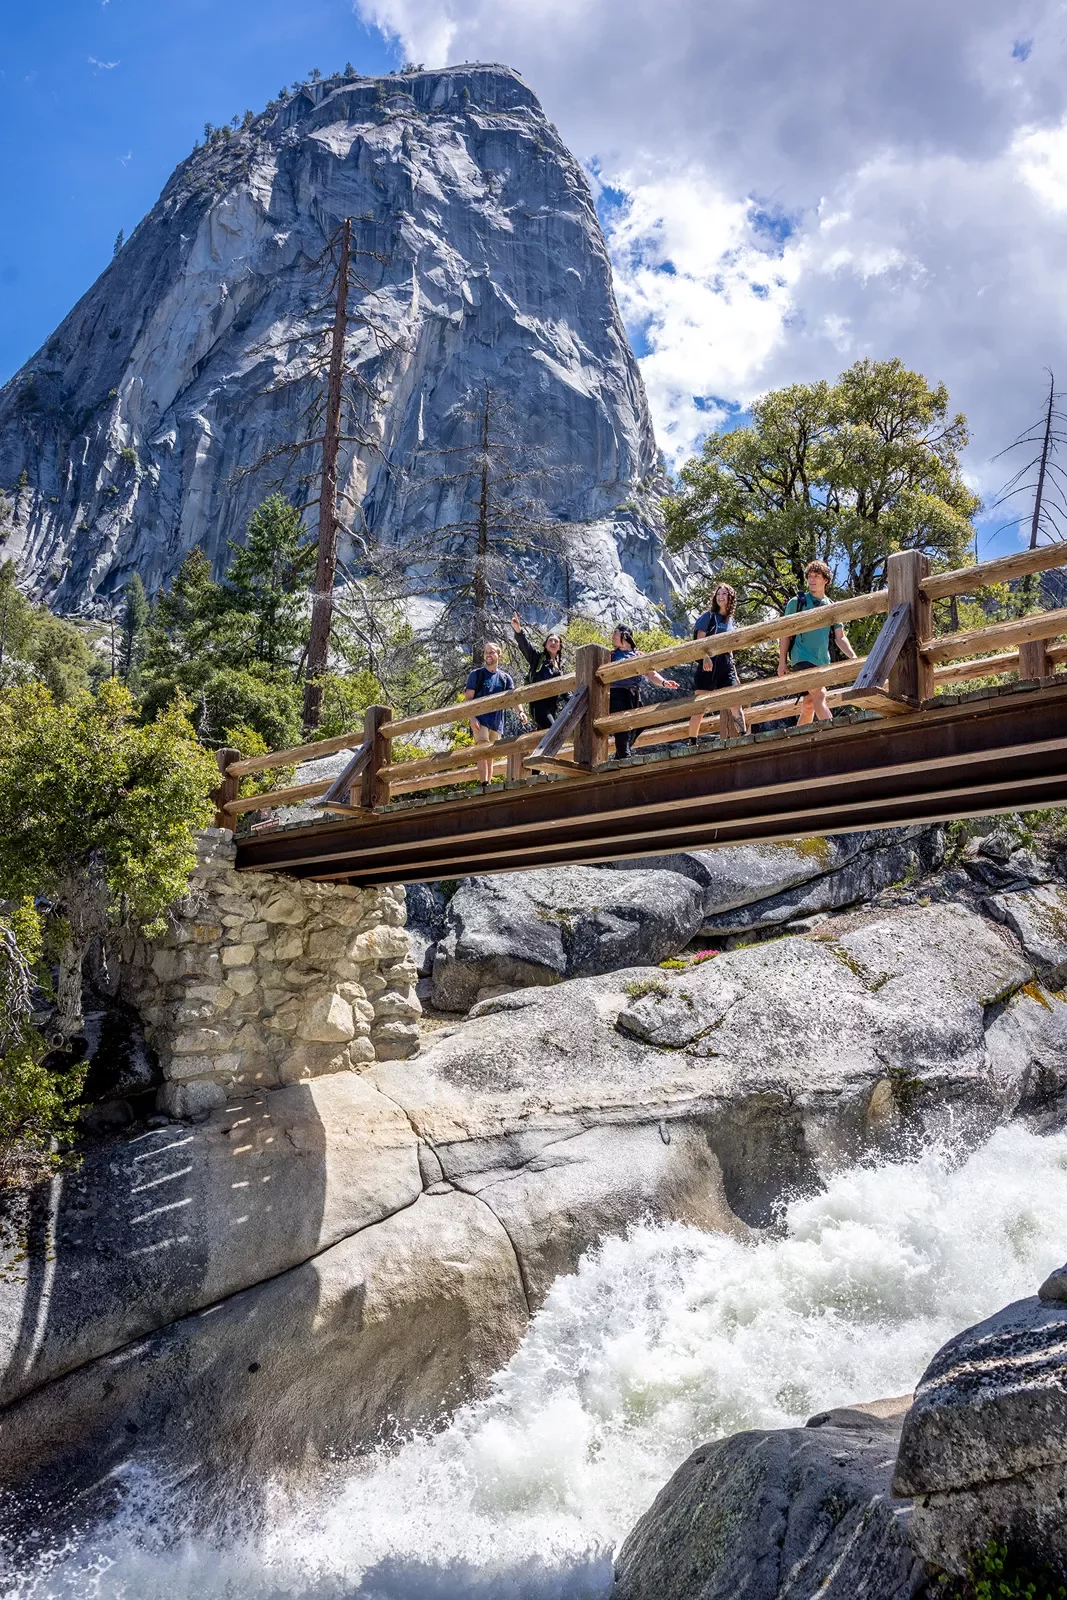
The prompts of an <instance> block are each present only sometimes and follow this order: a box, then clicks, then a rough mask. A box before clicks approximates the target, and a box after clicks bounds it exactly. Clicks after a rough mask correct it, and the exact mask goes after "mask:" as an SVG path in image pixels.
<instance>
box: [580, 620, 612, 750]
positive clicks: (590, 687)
mask: <svg viewBox="0 0 1067 1600" xmlns="http://www.w3.org/2000/svg"><path fill="white" fill-rule="evenodd" d="M610 660H611V651H610V650H609V649H608V648H607V646H606V645H602V644H582V645H579V646H578V651H577V654H576V656H575V665H574V670H575V675H576V677H577V679H578V688H579V690H581V689H585V690H586V696H587V698H586V705H585V716H584V717H583V718H582V720H581V722H580V723H579V725H578V727H577V728H576V729H575V730H574V761H575V765H576V766H579V767H581V768H582V769H583V770H584V771H586V772H592V771H593V769H594V767H598V766H600V765H601V764H602V763H603V762H605V761H606V760H607V759H608V740H607V735H606V734H603V733H597V731H596V723H597V721H598V720H599V719H600V718H601V717H606V716H607V714H608V706H609V704H610V693H611V691H610V690H609V688H608V685H607V684H606V683H601V681H600V679H599V678H598V677H597V675H596V673H597V668H598V667H602V666H603V665H604V663H605V662H606V661H610Z"/></svg>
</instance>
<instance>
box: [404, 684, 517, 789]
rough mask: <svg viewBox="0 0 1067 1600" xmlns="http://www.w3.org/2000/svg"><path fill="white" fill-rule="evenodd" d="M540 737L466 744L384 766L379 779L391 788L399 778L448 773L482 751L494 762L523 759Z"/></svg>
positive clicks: (465, 763) (466, 763)
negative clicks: (432, 754) (490, 756)
mask: <svg viewBox="0 0 1067 1600" xmlns="http://www.w3.org/2000/svg"><path fill="white" fill-rule="evenodd" d="M480 703H481V702H479V704H480ZM543 737H544V735H543V733H542V731H541V729H540V728H537V729H535V730H534V731H533V733H521V734H520V735H519V737H518V738H517V739H508V740H506V741H505V742H503V743H500V744H494V745H469V744H466V745H462V746H460V748H459V749H458V750H443V751H441V752H440V753H439V754H438V755H435V756H420V757H419V758H418V759H417V760H414V761H396V762H392V763H390V765H389V766H383V767H382V768H381V770H380V774H379V775H380V777H381V778H383V779H384V781H385V782H386V783H390V784H391V783H394V782H396V780H397V779H399V778H420V777H422V776H423V775H424V774H426V773H435V772H451V771H452V770H453V769H454V768H455V767H463V766H467V765H468V764H469V763H470V762H471V761H472V760H475V759H476V758H477V755H478V754H479V753H480V752H481V751H482V750H484V751H485V754H486V756H487V757H488V755H489V753H490V751H492V755H493V760H494V761H495V760H497V759H498V758H499V757H501V756H509V755H518V754H522V755H525V754H526V752H527V750H533V749H534V748H535V747H536V746H537V745H538V744H540V742H541V740H542V738H543Z"/></svg>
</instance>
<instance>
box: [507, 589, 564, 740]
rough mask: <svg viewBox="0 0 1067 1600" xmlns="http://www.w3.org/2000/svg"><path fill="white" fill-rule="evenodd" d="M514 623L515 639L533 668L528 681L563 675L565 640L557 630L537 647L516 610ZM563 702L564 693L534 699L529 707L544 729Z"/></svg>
mask: <svg viewBox="0 0 1067 1600" xmlns="http://www.w3.org/2000/svg"><path fill="white" fill-rule="evenodd" d="M511 626H512V628H513V629H514V630H515V643H516V644H517V645H518V647H519V649H520V650H521V651H522V653H523V655H524V656H525V657H526V662H527V665H528V666H529V668H530V670H529V672H528V674H527V676H526V682H527V683H546V682H547V681H548V679H549V678H561V677H562V676H563V640H562V639H561V638H560V636H559V634H558V633H550V634H548V635H547V636H546V638H545V642H544V644H543V645H542V646H541V648H540V650H538V649H536V648H535V647H534V646H533V645H532V644H531V643H530V641H529V639H528V638H527V637H526V634H525V633H524V632H523V626H522V621H521V619H520V617H519V613H518V612H517V611H516V612H515V613H514V614H513V615H512V618H511ZM562 702H563V696H562V695H559V694H557V695H549V696H547V697H546V698H545V699H544V700H532V701H531V702H530V710H531V712H532V713H533V719H534V725H535V726H536V727H538V728H540V729H541V730H542V731H544V729H545V728H551V726H552V724H553V722H554V721H555V719H556V717H557V716H558V715H559V708H560V706H561V704H562Z"/></svg>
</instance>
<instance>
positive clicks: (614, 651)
mask: <svg viewBox="0 0 1067 1600" xmlns="http://www.w3.org/2000/svg"><path fill="white" fill-rule="evenodd" d="M636 654H637V646H636V645H635V644H634V636H633V634H632V633H631V632H630V629H629V628H616V629H615V631H614V633H613V634H612V636H611V659H612V661H629V660H630V659H631V657H633V656H635V655H636ZM642 678H647V679H648V681H649V683H656V684H659V686H660V688H661V689H677V687H678V685H677V684H676V683H675V681H674V679H673V678H664V677H661V676H660V674H659V673H658V672H635V673H634V675H633V677H632V678H616V680H615V682H614V683H613V684H612V685H611V687H610V690H609V693H608V710H609V712H610V711H634V710H636V708H637V706H638V705H639V704H640V701H641V679H642ZM636 732H637V729H636V728H623V729H622V731H621V732H619V733H617V734H616V735H615V760H616V761H625V759H626V757H627V756H628V755H629V754H630V746H631V745H632V744H633V740H634V734H635V733H636Z"/></svg>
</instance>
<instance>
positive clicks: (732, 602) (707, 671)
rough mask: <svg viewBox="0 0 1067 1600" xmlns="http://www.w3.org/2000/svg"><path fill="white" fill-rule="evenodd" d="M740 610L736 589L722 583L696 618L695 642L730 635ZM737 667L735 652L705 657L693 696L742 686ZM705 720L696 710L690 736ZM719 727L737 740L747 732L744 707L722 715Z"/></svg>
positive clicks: (726, 711)
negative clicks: (708, 691)
mask: <svg viewBox="0 0 1067 1600" xmlns="http://www.w3.org/2000/svg"><path fill="white" fill-rule="evenodd" d="M736 609H737V590H736V589H735V588H734V587H733V585H732V584H730V583H720V584H719V587H718V588H717V589H716V591H715V593H714V595H713V596H712V601H711V605H710V606H709V608H708V609H707V611H705V612H704V614H703V616H700V617H698V618H697V620H696V622H695V623H694V625H693V638H694V639H707V638H708V637H709V636H710V635H711V634H716V633H729V632H731V630H732V629H734V628H735V627H736V626H737V624H736V622H735V621H734V612H735V611H736ZM740 681H741V680H740V678H739V677H738V676H737V668H736V666H735V665H734V658H733V653H732V652H731V651H729V650H726V651H724V652H723V653H722V655H716V656H704V657H703V658H702V659H701V660H700V661H698V662H697V670H696V675H695V677H694V679H693V693H694V694H702V693H704V692H705V691H707V690H709V689H733V688H735V687H736V685H737V684H739V683H740ZM703 719H704V713H703V712H702V711H695V712H694V713H693V715H692V716H691V717H690V718H689V737H690V738H691V739H696V738H697V737H699V734H700V724H701V722H702V721H703ZM719 726H720V727H721V729H722V734H723V737H724V738H726V739H736V738H738V737H739V736H740V735H741V734H743V733H744V732H745V731H746V726H745V713H744V710H743V709H742V707H741V706H727V707H726V708H725V710H724V712H723V714H722V716H721V719H720V723H719Z"/></svg>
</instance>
